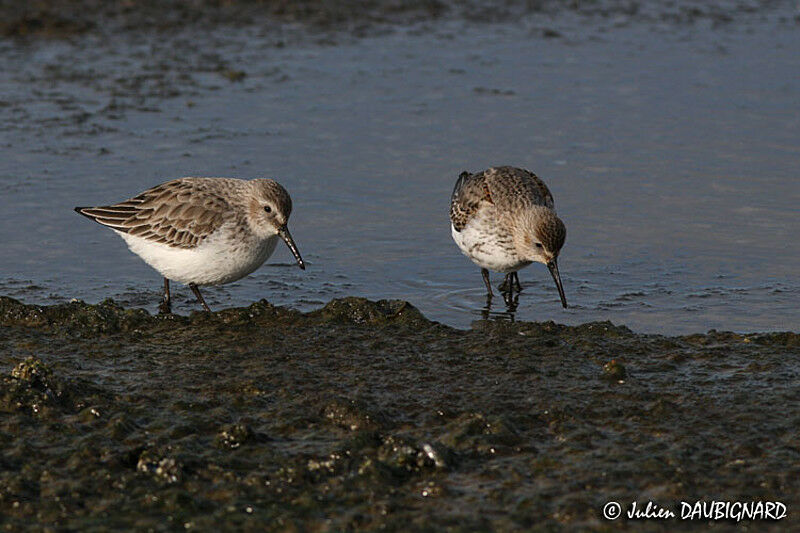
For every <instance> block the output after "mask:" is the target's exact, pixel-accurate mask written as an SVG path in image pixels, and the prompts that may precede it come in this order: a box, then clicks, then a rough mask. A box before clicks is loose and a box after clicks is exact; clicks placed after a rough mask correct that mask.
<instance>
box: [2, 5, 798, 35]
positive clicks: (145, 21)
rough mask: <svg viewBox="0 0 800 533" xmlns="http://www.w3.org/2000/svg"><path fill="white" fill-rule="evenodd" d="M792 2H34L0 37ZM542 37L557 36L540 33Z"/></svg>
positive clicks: (703, 13) (696, 14)
mask: <svg viewBox="0 0 800 533" xmlns="http://www.w3.org/2000/svg"><path fill="white" fill-rule="evenodd" d="M790 4H791V3H790V2H788V1H786V0H753V1H745V2H743V1H727V0H715V1H702V0H680V1H677V2H659V1H654V0H651V1H647V0H644V1H642V0H602V1H596V0H595V1H570V2H563V1H560V0H536V1H522V0H516V1H515V0H510V1H506V2H485V1H481V0H469V1H454V0H346V1H340V2H329V1H326V0H299V1H287V0H224V1H222V0H197V1H193V2H184V1H180V0H168V1H158V0H146V1H137V2H128V1H120V0H117V1H110V2H108V1H103V0H33V1H28V2H2V3H0V36H6V37H29V36H44V37H56V38H63V37H68V36H70V35H76V34H82V33H88V32H97V33H103V34H109V35H113V34H114V33H116V32H118V31H121V30H137V31H139V30H155V31H164V30H174V29H178V28H185V27H191V26H194V27H197V26H209V25H219V24H229V25H239V26H246V25H251V24H253V23H258V24H264V23H267V24H269V23H277V24H283V23H300V24H302V25H304V26H306V27H309V28H313V29H316V30H323V31H329V30H333V31H337V32H338V31H341V30H346V31H353V32H355V33H356V34H358V33H362V32H368V33H369V32H370V31H371V30H372V29H374V28H376V27H385V26H391V25H397V24H415V23H419V22H427V21H431V20H452V19H455V20H466V21H474V22H493V23H494V22H510V21H515V20H518V19H519V18H520V17H530V16H534V17H537V16H539V17H552V16H554V15H560V14H563V13H571V14H575V15H578V16H583V17H593V18H600V19H614V24H615V25H620V24H624V23H626V22H627V21H629V20H644V21H649V22H666V23H678V24H692V23H695V22H698V21H711V22H712V23H714V24H725V23H728V22H731V21H733V20H735V19H737V18H739V17H741V16H748V15H752V14H755V13H763V12H764V11H766V10H770V9H773V8H776V7H785V6H787V5H790ZM542 36H544V37H560V36H561V33H560V32H559V31H558V30H557V29H554V28H544V30H543V31H542Z"/></svg>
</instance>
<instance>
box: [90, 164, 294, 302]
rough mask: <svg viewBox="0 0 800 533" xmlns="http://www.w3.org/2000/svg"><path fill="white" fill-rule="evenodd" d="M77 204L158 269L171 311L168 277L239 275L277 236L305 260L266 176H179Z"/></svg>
mask: <svg viewBox="0 0 800 533" xmlns="http://www.w3.org/2000/svg"><path fill="white" fill-rule="evenodd" d="M75 211H77V212H78V213H80V214H81V215H84V216H86V217H88V218H90V219H92V220H94V221H95V222H98V223H99V224H102V225H104V226H108V227H109V228H111V229H112V230H114V232H116V233H117V234H118V235H119V236H120V237H122V238H123V239H124V240H125V242H126V243H127V244H128V248H130V250H131V251H132V252H133V253H135V254H136V255H138V256H139V257H141V258H142V259H143V260H144V262H145V263H147V264H148V265H150V266H151V267H153V268H154V269H156V270H157V271H158V272H159V273H160V274H161V275H162V276H163V277H164V299H163V301H162V302H161V304H160V305H159V311H160V312H162V313H169V312H171V300H170V292H169V280H173V281H177V282H179V283H183V284H186V285H188V286H189V288H190V289H192V292H193V293H194V295H195V296H196V297H197V301H198V302H200V304H201V305H202V306H203V308H204V309H205V310H206V311H209V312H210V311H211V309H209V307H208V305H207V304H206V302H205V300H204V299H203V295H202V294H200V289H199V288H198V287H200V286H203V285H220V284H223V283H230V282H232V281H236V280H238V279H241V278H243V277H245V276H247V275H248V274H250V273H251V272H253V271H254V270H256V269H257V268H258V267H260V266H261V265H262V264H263V263H264V261H266V260H267V258H268V257H269V256H270V255H272V252H273V250H275V245H276V244H277V241H278V238H279V237H280V238H281V239H283V240H284V241H285V242H286V244H287V245H288V246H289V249H290V250H291V251H292V254H294V257H295V259H297V264H298V265H299V266H300V268H301V269H305V263H303V259H302V258H301V257H300V252H298V250H297V246H296V245H295V243H294V240H293V239H292V236H291V234H290V233H289V228H288V227H287V226H286V223H287V222H288V220H289V215H290V214H291V212H292V199H291V198H290V197H289V193H288V192H286V189H284V188H283V187H282V186H281V185H280V184H279V183H278V182H276V181H274V180H271V179H254V180H241V179H234V178H179V179H175V180H172V181H167V182H165V183H162V184H161V185H156V186H155V187H153V188H151V189H147V190H146V191H144V192H143V193H141V194H139V195H138V196H135V197H133V198H131V199H130V200H125V201H124V202H120V203H117V204H113V205H107V206H100V207H76V208H75Z"/></svg>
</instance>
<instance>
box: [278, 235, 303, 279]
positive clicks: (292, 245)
mask: <svg viewBox="0 0 800 533" xmlns="http://www.w3.org/2000/svg"><path fill="white" fill-rule="evenodd" d="M278 235H280V237H281V239H283V240H284V241H285V242H286V246H288V247H289V249H290V250H291V251H292V254H293V255H294V258H295V259H297V265H298V266H299V267H300V268H301V269H303V270H305V269H306V264H305V263H303V258H302V257H300V252H299V251H298V250H297V245H296V244H295V243H294V239H292V234H291V233H289V228H287V227H286V226H283V227H281V228H279V229H278Z"/></svg>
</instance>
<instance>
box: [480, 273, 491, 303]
mask: <svg viewBox="0 0 800 533" xmlns="http://www.w3.org/2000/svg"><path fill="white" fill-rule="evenodd" d="M481 275H482V276H483V282H484V283H485V284H486V290H487V291H488V293H489V297H490V298H491V296H492V284H491V283H490V282H489V271H488V270H486V269H485V268H482V269H481Z"/></svg>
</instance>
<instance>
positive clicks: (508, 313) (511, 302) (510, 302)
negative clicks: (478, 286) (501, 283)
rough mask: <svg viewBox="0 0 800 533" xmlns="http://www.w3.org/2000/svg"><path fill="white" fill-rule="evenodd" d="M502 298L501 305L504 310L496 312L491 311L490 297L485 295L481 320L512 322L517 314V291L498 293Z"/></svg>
mask: <svg viewBox="0 0 800 533" xmlns="http://www.w3.org/2000/svg"><path fill="white" fill-rule="evenodd" d="M500 294H501V295H502V297H503V304H504V305H505V310H503V311H501V310H496V311H492V303H493V301H492V295H491V294H487V295H486V305H484V307H483V309H481V318H483V319H484V320H508V321H509V322H514V317H515V315H516V312H517V307H518V306H519V294H520V292H519V291H514V290H510V291H508V290H507V291H504V292H501V293H500Z"/></svg>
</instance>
